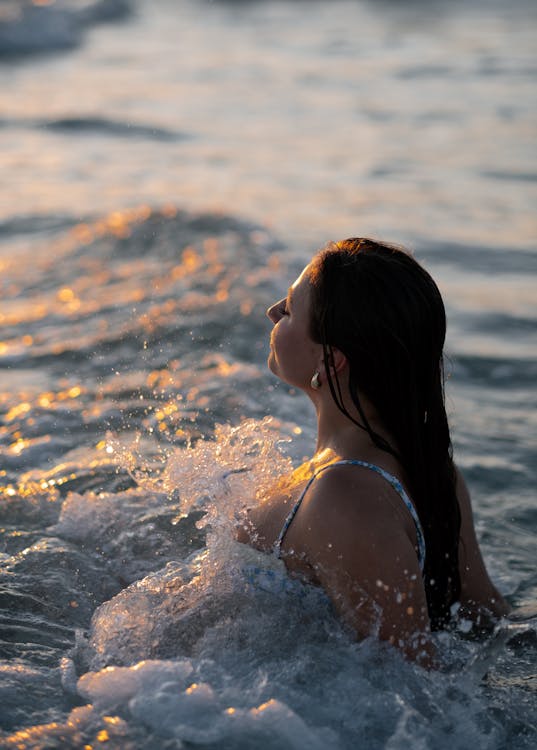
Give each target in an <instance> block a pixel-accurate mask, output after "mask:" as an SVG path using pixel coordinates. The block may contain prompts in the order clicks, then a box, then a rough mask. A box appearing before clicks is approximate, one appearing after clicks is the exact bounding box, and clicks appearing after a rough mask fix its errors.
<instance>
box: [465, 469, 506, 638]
mask: <svg viewBox="0 0 537 750" xmlns="http://www.w3.org/2000/svg"><path fill="white" fill-rule="evenodd" d="M457 498H458V500H459V506H460V510H461V534H460V544H459V571H460V576H461V596H460V601H461V614H462V615H463V616H464V617H468V618H470V619H471V620H474V621H475V622H476V623H477V624H478V625H482V626H485V627H486V626H487V625H488V624H490V620H491V618H498V617H502V616H503V615H506V614H508V612H509V605H508V604H507V602H506V601H505V599H504V598H503V597H502V595H501V594H500V593H499V591H498V589H497V588H496V587H495V586H494V584H493V583H492V581H491V580H490V578H489V575H488V573H487V569H486V568H485V563H484V562H483V557H482V556H481V551H480V549H479V544H478V542H477V538H476V534H475V528H474V519H473V514H472V504H471V501H470V493H469V492H468V488H467V487H466V483H465V481H464V479H463V476H462V474H461V473H460V471H459V470H458V469H457Z"/></svg>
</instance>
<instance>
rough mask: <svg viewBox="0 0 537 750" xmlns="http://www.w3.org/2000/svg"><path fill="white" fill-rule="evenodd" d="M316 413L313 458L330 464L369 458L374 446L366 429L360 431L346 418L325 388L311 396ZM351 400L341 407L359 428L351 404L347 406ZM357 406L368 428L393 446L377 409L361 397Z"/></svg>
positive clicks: (357, 419)
mask: <svg viewBox="0 0 537 750" xmlns="http://www.w3.org/2000/svg"><path fill="white" fill-rule="evenodd" d="M311 398H312V401H313V403H314V406H315V411H316V412H317V445H316V449H315V456H316V457H321V456H322V457H323V459H324V458H326V459H327V460H331V459H332V458H336V457H345V456H348V457H352V456H355V457H358V456H360V455H365V454H368V453H369V452H370V451H371V450H372V449H373V448H374V447H375V446H374V444H373V442H372V440H371V437H370V436H369V433H368V432H367V430H366V429H365V426H364V427H363V428H362V429H361V428H360V427H359V426H358V425H357V424H355V423H354V422H353V421H352V420H351V419H349V417H348V416H347V415H345V414H343V412H342V411H341V410H340V409H339V408H338V407H337V405H336V404H335V402H334V399H333V398H332V395H331V393H330V391H329V389H328V387H327V386H325V387H323V388H322V390H321V391H316V392H314V394H313V395H312V396H311ZM349 401H351V399H350V397H349V398H347V399H346V400H345V401H344V406H345V408H346V409H347V411H348V413H349V414H350V415H351V417H352V419H354V420H356V422H358V424H362V423H363V420H362V418H361V417H360V415H359V413H358V410H357V409H356V407H355V405H354V403H352V401H351V403H350V404H349V403H348V402H349ZM360 403H361V405H362V409H363V411H364V414H365V416H366V419H367V421H368V423H369V425H370V426H371V428H372V429H373V430H374V432H376V433H377V434H378V435H380V436H381V437H383V438H384V439H385V440H386V441H387V442H388V443H390V444H392V445H393V441H392V440H391V438H390V435H389V433H388V431H387V430H386V429H385V427H384V425H383V424H382V423H381V421H380V419H379V417H378V414H377V411H376V409H375V408H374V407H373V405H372V404H371V403H370V402H369V401H368V400H367V399H366V398H365V397H364V396H361V397H360Z"/></svg>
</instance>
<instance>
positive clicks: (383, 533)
mask: <svg viewBox="0 0 537 750" xmlns="http://www.w3.org/2000/svg"><path fill="white" fill-rule="evenodd" d="M267 315H268V317H269V318H270V320H271V321H272V323H273V324H274V328H273V330H272V335H271V348H270V356H269V360H268V364H269V367H270V369H271V370H272V372H273V373H274V374H275V375H277V376H278V377H279V378H281V379H282V380H283V381H285V382H286V383H288V384H289V385H292V386H295V387H297V388H300V389H301V390H303V391H304V392H305V393H306V394H307V395H308V396H309V397H310V398H311V400H312V401H313V404H314V406H315V409H316V412H317V426H318V437H317V447H316V451H315V454H314V455H313V458H312V459H311V461H308V462H306V463H305V464H303V465H302V466H300V467H299V468H298V469H297V470H296V471H294V472H293V473H292V474H291V476H289V477H286V478H284V479H283V480H281V481H280V483H279V484H278V486H277V487H276V488H275V489H274V492H273V493H272V494H271V495H270V496H269V497H267V498H266V500H265V501H264V502H263V503H262V504H261V505H260V506H259V507H258V508H256V509H254V510H252V511H251V512H250V515H249V518H248V521H247V524H246V526H245V527H244V528H243V529H241V531H240V533H239V539H240V541H248V542H250V543H251V544H253V545H254V546H256V547H258V548H259V549H262V550H266V551H273V552H275V553H276V554H277V555H279V556H281V557H282V559H283V560H284V562H285V564H286V566H287V568H288V569H289V570H290V571H292V572H295V573H298V574H300V575H302V576H304V577H305V578H306V579H307V580H309V581H311V582H313V583H316V584H318V585H320V586H322V587H323V588H324V589H325V591H326V593H327V594H328V595H329V597H330V598H331V600H332V602H333V604H334V606H335V608H336V610H337V611H338V612H339V613H340V614H341V616H342V617H343V618H344V619H345V620H346V621H347V622H348V623H349V624H350V625H351V626H352V627H353V628H354V630H355V631H356V633H357V635H358V637H365V636H368V635H371V634H376V635H377V636H378V637H379V638H380V639H382V640H386V641H388V642H390V643H392V644H394V645H395V646H397V647H398V648H400V649H401V650H402V651H403V652H404V653H405V654H406V655H407V656H408V657H410V658H413V659H415V660H417V661H418V662H419V663H422V664H424V665H428V664H430V663H431V659H432V654H433V649H432V646H431V643H430V638H429V634H430V631H431V630H436V629H440V628H442V627H444V626H445V625H446V624H447V623H448V621H449V619H450V616H451V610H452V606H453V605H454V604H456V603H460V610H461V612H462V613H463V614H464V616H465V617H471V618H472V619H474V620H476V621H478V622H479V621H481V622H482V621H483V619H484V618H490V617H498V616H500V615H502V614H504V613H506V612H507V609H508V608H507V605H506V603H505V602H504V600H503V599H502V597H501V596H500V594H499V593H498V591H497V590H496V589H495V587H494V586H493V584H492V583H491V581H490V579H489V577H488V575H487V572H486V570H485V567H484V564H483V560H482V557H481V554H480V551H479V547H478V544H477V540H476V536H475V531H474V527H473V521H472V511H471V506H470V499H469V495H468V491H467V489H466V486H465V484H464V481H463V479H462V477H461V475H460V473H459V472H458V471H457V469H456V468H455V467H454V464H453V461H452V449H451V441H450V435H449V427H448V423H447V417H446V412H445V406H444V389H443V367H442V365H443V354H442V350H443V345H444V338H445V329H446V319H445V311H444V306H443V303H442V298H441V296H440V292H439V291H438V288H437V286H436V284H435V283H434V281H433V280H432V278H431V277H430V275H429V274H428V273H427V272H426V271H425V270H424V269H423V268H422V267H421V266H420V265H419V264H418V263H417V262H416V261H415V260H414V259H413V258H412V257H411V256H410V255H409V254H408V253H407V252H405V251H403V250H402V249H400V248H397V247H392V246H388V245H385V244H381V243H378V242H375V241H373V240H370V239H349V240H344V241H342V242H339V243H337V244H331V245H329V246H327V247H326V248H325V249H324V250H323V251H321V252H320V253H319V254H318V255H317V256H315V257H314V258H313V260H312V261H311V263H310V264H309V265H308V266H307V267H306V268H305V269H304V271H303V272H302V274H301V275H300V277H299V278H298V279H297V281H296V282H295V283H294V284H293V286H292V287H291V288H290V289H289V293H288V295H287V297H286V298H285V299H283V300H281V301H280V302H277V303H276V304H275V305H273V306H272V307H271V308H270V309H269V310H268V312H267Z"/></svg>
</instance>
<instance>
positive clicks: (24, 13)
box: [0, 0, 131, 60]
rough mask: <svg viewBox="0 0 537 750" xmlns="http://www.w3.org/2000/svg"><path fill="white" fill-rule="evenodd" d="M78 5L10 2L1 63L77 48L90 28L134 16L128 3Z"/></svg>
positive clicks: (109, 0) (0, 18) (1, 22)
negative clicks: (4, 60)
mask: <svg viewBox="0 0 537 750" xmlns="http://www.w3.org/2000/svg"><path fill="white" fill-rule="evenodd" d="M73 5H75V7H74V8H73ZM76 5H77V4H73V3H66V2H56V3H47V4H32V3H28V2H22V3H14V2H8V3H7V4H6V7H4V8H2V13H1V15H0V60H1V59H3V58H4V59H12V58H16V57H22V56H26V55H33V54H40V53H43V52H57V51H60V50H68V49H72V48H75V47H77V46H78V45H79V44H80V43H81V41H82V39H83V36H84V33H85V31H86V30H87V28H88V27H89V26H92V25H95V24H97V23H103V22H108V21H117V20H122V19H123V18H125V17H126V16H128V15H129V14H130V12H131V4H130V2H129V0H97V1H96V2H93V3H91V2H90V3H78V6H79V7H76Z"/></svg>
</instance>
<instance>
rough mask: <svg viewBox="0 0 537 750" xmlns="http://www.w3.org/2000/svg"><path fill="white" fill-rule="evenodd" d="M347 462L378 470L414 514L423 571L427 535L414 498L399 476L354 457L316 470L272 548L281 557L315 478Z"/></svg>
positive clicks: (412, 514)
mask: <svg viewBox="0 0 537 750" xmlns="http://www.w3.org/2000/svg"><path fill="white" fill-rule="evenodd" d="M346 464H351V465H353V466H363V467H364V468H366V469H371V471H374V472H376V473H377V474H379V475H380V476H381V477H383V478H384V479H385V480H386V481H387V482H389V484H390V485H391V486H392V487H393V489H394V490H395V491H396V492H397V494H398V495H399V497H400V498H401V500H402V501H403V502H404V504H405V505H406V507H407V509H408V511H409V513H410V515H411V516H412V520H413V521H414V525H415V527H416V538H417V542H418V562H419V566H420V570H421V571H422V572H423V566H424V565H425V537H424V535H423V529H422V526H421V523H420V519H419V517H418V514H417V512H416V509H415V507H414V505H413V503H412V500H411V499H410V498H409V496H408V495H407V492H406V490H405V488H404V487H403V485H402V484H401V482H400V481H399V480H398V479H397V477H394V476H393V474H390V473H389V472H388V471H386V470H385V469H382V468H381V467H380V466H377V465H376V464H370V463H369V462H368V461H360V460H358V459H353V458H349V459H343V460H341V461H334V463H331V464H327V465H326V466H322V467H321V468H320V469H319V470H318V471H316V472H315V473H314V474H313V476H312V477H311V479H310V480H309V481H308V483H307V484H306V486H305V487H304V489H303V490H302V492H301V494H300V497H299V498H298V500H297V501H296V503H295V504H294V505H293V507H292V508H291V510H290V511H289V513H288V514H287V517H286V519H285V521H284V524H283V527H282V530H281V531H280V533H279V534H278V538H277V539H276V541H275V542H274V545H273V548H272V549H273V551H274V554H275V555H276V557H280V553H281V546H282V542H283V540H284V537H285V535H286V534H287V531H288V529H289V526H290V525H291V522H292V520H293V518H294V517H295V515H296V513H297V511H298V509H299V508H300V504H301V503H302V500H303V499H304V497H305V495H306V492H307V491H308V490H309V488H310V485H311V484H313V482H314V481H315V479H317V477H318V476H319V474H322V472H323V471H326V469H330V468H331V467H332V466H344V465H346Z"/></svg>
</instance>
